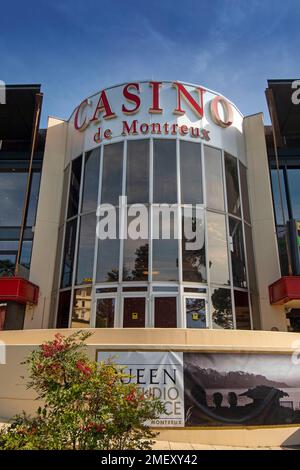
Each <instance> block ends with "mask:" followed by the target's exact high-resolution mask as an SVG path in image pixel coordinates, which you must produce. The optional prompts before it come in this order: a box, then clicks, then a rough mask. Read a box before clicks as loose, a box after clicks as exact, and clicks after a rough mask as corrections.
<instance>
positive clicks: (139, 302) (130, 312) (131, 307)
mask: <svg viewBox="0 0 300 470" xmlns="http://www.w3.org/2000/svg"><path fill="white" fill-rule="evenodd" d="M145 305H146V299H145V298H144V297H133V298H131V297H130V298H128V297H127V298H126V297H125V298H124V312H123V327H124V328H144V327H145Z"/></svg>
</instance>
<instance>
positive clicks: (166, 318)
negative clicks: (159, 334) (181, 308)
mask: <svg viewBox="0 0 300 470" xmlns="http://www.w3.org/2000/svg"><path fill="white" fill-rule="evenodd" d="M154 299H155V300H154V327H155V328H176V327H177V302H176V297H155V298H154Z"/></svg>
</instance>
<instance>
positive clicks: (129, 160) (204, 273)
mask: <svg viewBox="0 0 300 470" xmlns="http://www.w3.org/2000/svg"><path fill="white" fill-rule="evenodd" d="M289 83H290V82H285V83H278V82H277V81H276V83H275V81H271V82H269V85H268V91H267V98H268V104H269V107H270V112H271V118H272V126H269V127H267V128H265V126H264V123H263V116H262V114H261V113H258V114H256V115H252V116H247V117H244V116H243V115H242V114H241V113H240V111H239V110H238V108H237V107H236V106H235V105H234V104H233V103H232V102H230V101H229V100H228V99H227V98H225V97H223V96H220V95H219V94H218V93H216V92H214V91H211V90H208V89H206V88H203V87H200V86H198V85H192V84H187V83H183V82H177V81H174V82H170V81H164V82H154V81H140V82H132V83H125V84H122V85H118V86H113V87H110V88H107V89H105V90H102V91H100V92H99V93H96V94H95V95H92V96H90V97H88V98H86V99H84V100H82V101H81V102H80V103H79V105H78V106H77V108H76V109H75V110H74V112H73V113H72V115H71V117H70V119H69V120H62V119H57V118H52V117H49V119H48V126H47V129H46V130H45V131H44V130H39V114H40V110H41V94H40V87H39V86H35V85H32V86H8V87H7V90H6V92H7V100H6V103H5V104H2V105H0V121H1V132H2V135H1V136H0V138H1V140H2V146H1V150H0V181H1V186H0V188H1V189H0V191H1V207H2V209H1V214H0V269H1V276H2V277H1V278H0V309H1V310H0V312H1V318H0V326H1V328H2V329H43V328H56V327H57V328H74V327H75V328H76V327H79V328H83V327H90V328H144V329H149V328H181V329H182V328H183V329H190V328H191V329H237V330H250V329H255V330H269V331H270V330H273V331H287V330H288V329H290V330H293V329H296V330H297V324H298V323H297V321H293V320H292V321H291V318H296V317H297V315H298V311H297V308H298V303H299V302H300V286H299V282H298V279H299V278H297V275H299V274H300V272H295V269H296V268H294V270H293V268H292V267H291V266H292V264H293V262H292V261H293V260H296V258H297V256H298V253H296V252H293V245H292V244H291V242H289V241H288V236H286V234H287V228H286V227H287V222H288V221H289V220H294V219H297V217H298V212H297V211H298V208H299V207H298V206H299V201H300V199H299V191H298V189H297V188H298V186H299V185H298V183H297V181H298V180H297V177H298V173H297V172H296V169H297V168H299V163H298V160H297V158H298V159H299V152H298V153H297V148H298V147H297V144H296V143H295V142H297V139H296V137H297V138H298V139H299V131H297V130H295V129H294V131H293V132H294V134H293V139H294V140H293V141H292V138H291V139H290V140H288V137H287V136H288V135H290V134H288V133H289V132H291V131H290V129H291V126H293V119H299V109H296V106H295V107H294V108H295V110H293V112H294V113H295V116H294V117H289V118H288V122H287V121H286V120H284V119H283V118H281V113H282V109H281V108H282V107H283V106H287V100H288V99H289V97H288V94H286V95H284V93H283V88H284V87H285V92H286V93H288V91H287V90H288V86H289ZM283 95H284V96H283ZM286 112H287V111H286ZM4 123H5V127H4ZM278 123H279V124H278ZM298 127H299V126H298ZM296 132H298V136H296ZM274 136H275V137H274ZM276 138H277V141H276ZM278 139H279V142H278ZM274 142H275V144H274ZM279 146H281V147H279ZM279 148H280V149H279ZM278 149H279V150H278ZM278 162H279V164H278ZM298 171H299V170H298ZM270 175H271V178H270ZM278 175H280V178H281V181H282V185H281V189H280V191H279V189H278V179H277V177H278ZM271 182H272V184H271ZM283 186H284V188H285V189H284V188H282V187H283ZM283 190H284V191H285V193H284V194H285V195H286V200H285V201H284V209H283V211H284V212H283V214H284V219H283V218H282V211H281V203H282V197H280V196H279V193H280V194H281V195H282V192H283ZM297 197H298V200H297ZM280 201H281V202H280ZM103 205H109V206H110V207H111V208H113V209H114V213H115V214H116V225H117V227H116V232H117V235H116V237H114V238H106V239H103V238H102V239H101V238H99V236H98V230H97V227H98V226H99V225H98V224H99V222H100V221H101V217H102V215H103V214H102V213H101V211H99V207H102V206H103ZM141 207H143V210H144V209H145V210H146V214H147V216H146V221H147V223H146V227H144V228H143V230H142V231H143V234H142V235H141V236H140V237H138V238H134V239H133V238H130V237H128V236H127V237H126V236H123V235H122V234H124V233H127V232H128V230H127V229H129V226H130V224H131V223H134V222H135V221H136V217H137V216H138V215H140V213H141V212H140V210H141V209H140V210H138V209H139V208H141ZM163 207H164V208H169V207H172V214H173V216H172V217H173V219H172V218H170V219H167V218H166V215H165V214H164V213H163ZM196 207H197V208H198V210H196ZM189 209H190V211H189ZM160 214H162V216H161V215H160ZM274 215H275V217H274ZM299 218H300V216H299ZM144 220H145V219H144ZM175 220H176V222H175ZM160 222H161V225H162V226H163V225H164V224H165V225H166V226H167V229H168V231H169V235H170V236H168V237H163V236H162V233H161V232H162V228H161V227H158V225H159V223H160ZM143 223H144V222H143ZM188 223H189V224H190V225H191V226H195V225H197V226H198V227H199V230H200V231H199V234H200V235H199V240H198V242H199V243H198V244H197V246H196V247H195V248H194V249H187V245H188V242H191V239H189V237H188V236H187V235H186V233H185V230H184V227H185V224H188ZM144 226H145V223H144ZM121 227H122V230H121ZM165 228H166V227H165ZM292 231H293V226H292V229H291V230H290V232H292ZM157 233H158V235H157ZM291 239H292V238H291V237H290V240H291ZM278 247H279V249H278ZM296 251H297V250H296ZM287 253H290V255H289V256H288V254H287ZM291 253H292V254H291ZM293 274H296V276H293ZM291 283H292V284H291ZM274 289H275V290H274ZM286 290H287V291H288V292H286ZM297 318H298V317H297Z"/></svg>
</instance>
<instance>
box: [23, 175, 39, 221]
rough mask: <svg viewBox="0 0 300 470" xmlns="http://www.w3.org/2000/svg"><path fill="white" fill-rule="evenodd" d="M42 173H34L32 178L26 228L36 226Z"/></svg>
mask: <svg viewBox="0 0 300 470" xmlns="http://www.w3.org/2000/svg"><path fill="white" fill-rule="evenodd" d="M40 179H41V173H40V172H39V171H34V172H33V173H32V178H31V188H30V197H29V203H28V212H27V220H26V226H27V227H32V226H33V225H34V224H35V218H36V210H37V204H38V198H39V189H40Z"/></svg>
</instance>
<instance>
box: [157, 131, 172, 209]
mask: <svg viewBox="0 0 300 470" xmlns="http://www.w3.org/2000/svg"><path fill="white" fill-rule="evenodd" d="M153 160H154V168H153V202H154V203H169V204H174V203H176V202H177V171H176V141H175V140H156V139H155V140H154V143H153Z"/></svg>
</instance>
